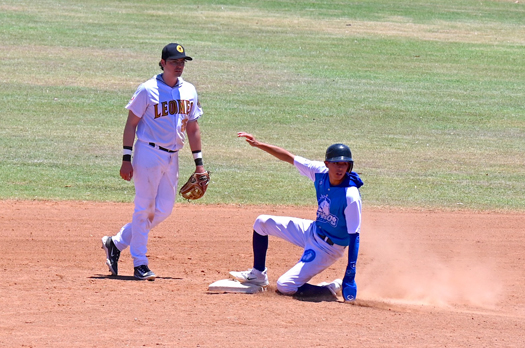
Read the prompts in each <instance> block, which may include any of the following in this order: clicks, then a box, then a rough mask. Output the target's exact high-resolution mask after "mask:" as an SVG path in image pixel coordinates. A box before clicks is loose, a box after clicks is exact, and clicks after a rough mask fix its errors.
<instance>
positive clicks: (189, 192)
mask: <svg viewBox="0 0 525 348" xmlns="http://www.w3.org/2000/svg"><path fill="white" fill-rule="evenodd" d="M209 182H210V173H209V172H207V171H206V172H204V173H193V174H191V176H190V178H189V179H188V181H187V182H186V183H185V184H184V185H183V186H182V187H181V188H180V191H179V193H180V195H181V196H182V197H184V198H186V199H187V200H194V199H199V198H201V197H202V196H204V193H206V189H207V188H208V183H209Z"/></svg>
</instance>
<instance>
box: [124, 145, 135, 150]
mask: <svg viewBox="0 0 525 348" xmlns="http://www.w3.org/2000/svg"><path fill="white" fill-rule="evenodd" d="M122 148H123V149H124V150H133V146H123V147H122Z"/></svg>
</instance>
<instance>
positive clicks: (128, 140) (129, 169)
mask: <svg viewBox="0 0 525 348" xmlns="http://www.w3.org/2000/svg"><path fill="white" fill-rule="evenodd" d="M139 122H140V117H138V116H137V115H135V114H134V113H133V112H131V111H129V112H128V119H127V121H126V125H125V126H124V134H123V136H122V144H123V145H124V146H127V147H133V143H134V142H135V131H136V129H137V125H138V124H139ZM120 177H121V178H122V179H124V180H126V181H130V180H131V178H133V166H132V165H131V162H130V161H122V165H121V166H120Z"/></svg>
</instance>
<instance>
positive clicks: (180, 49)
mask: <svg viewBox="0 0 525 348" xmlns="http://www.w3.org/2000/svg"><path fill="white" fill-rule="evenodd" d="M177 51H179V52H180V53H182V52H184V48H182V46H181V45H178V46H177Z"/></svg>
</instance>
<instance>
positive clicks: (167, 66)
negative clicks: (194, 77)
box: [163, 59, 186, 77]
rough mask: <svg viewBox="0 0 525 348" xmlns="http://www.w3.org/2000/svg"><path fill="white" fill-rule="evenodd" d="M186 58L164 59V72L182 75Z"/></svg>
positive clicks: (176, 75)
mask: <svg viewBox="0 0 525 348" xmlns="http://www.w3.org/2000/svg"><path fill="white" fill-rule="evenodd" d="M184 64H186V60H185V59H168V60H166V61H164V65H163V67H164V73H165V74H168V75H171V76H173V77H180V76H181V75H182V72H183V71H184Z"/></svg>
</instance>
